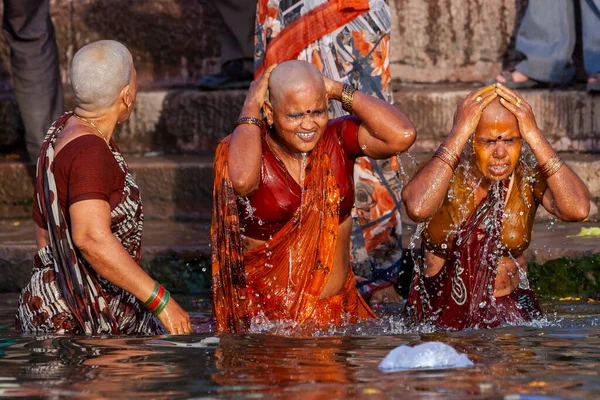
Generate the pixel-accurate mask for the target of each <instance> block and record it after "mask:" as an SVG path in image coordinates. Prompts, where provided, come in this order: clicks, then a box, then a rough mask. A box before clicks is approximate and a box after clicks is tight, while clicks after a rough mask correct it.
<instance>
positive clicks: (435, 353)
mask: <svg viewBox="0 0 600 400" xmlns="http://www.w3.org/2000/svg"><path fill="white" fill-rule="evenodd" d="M473 365H474V364H473V362H472V361H471V360H469V357H467V355H466V354H462V353H457V352H456V350H454V349H453V348H452V347H451V346H448V345H447V344H444V343H441V342H427V343H423V344H419V345H417V346H415V347H410V346H400V347H396V348H395V349H394V350H392V351H391V352H390V353H389V354H388V355H387V356H386V357H385V358H384V359H383V360H382V361H381V363H379V369H380V370H382V371H384V372H394V371H404V370H408V369H417V368H434V369H444V368H461V367H472V366H473Z"/></svg>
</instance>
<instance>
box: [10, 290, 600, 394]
mask: <svg viewBox="0 0 600 400" xmlns="http://www.w3.org/2000/svg"><path fill="white" fill-rule="evenodd" d="M3 296H4V295H0V325H2V326H3V328H2V329H0V352H1V353H0V397H17V396H23V397H26V396H28V397H60V398H68V397H74V398H85V397H96V398H97V397H106V398H132V399H134V398H135V399H137V398H142V397H147V398H175V399H177V398H182V399H184V398H190V397H204V398H206V397H208V398H220V397H224V398H263V397H286V398H287V397H289V398H300V397H313V398H327V399H329V398H348V397H352V398H366V397H371V396H377V397H379V398H411V399H419V398H423V399H425V398H427V399H431V398H435V399H442V398H448V399H455V398H461V399H469V398H473V399H475V398H477V399H480V398H511V399H516V398H528V397H527V396H539V397H537V398H557V397H562V398H600V378H599V377H598V372H597V371H598V368H599V363H600V328H598V323H597V321H598V316H599V315H600V305H598V304H595V305H594V304H592V305H588V304H584V303H581V302H572V303H569V304H567V303H560V304H558V305H547V306H546V308H545V309H547V310H550V312H549V313H548V314H547V316H546V318H545V319H544V320H542V321H536V322H535V323H528V324H526V325H521V326H510V325H506V326H502V327H499V328H497V329H492V330H468V331H463V332H455V333H443V332H435V331H434V330H433V329H432V328H431V327H420V328H418V329H409V328H408V327H407V325H405V324H404V323H403V321H402V320H401V319H400V318H398V317H397V316H393V315H392V316H391V317H385V318H382V319H380V320H378V321H370V322H369V323H366V324H359V325H355V326H350V327H348V328H345V329H336V330H331V331H327V332H319V333H318V336H314V337H294V336H283V335H273V334H267V333H264V332H262V333H260V332H257V333H252V334H246V335H222V336H219V337H217V336H216V335H215V334H214V333H212V332H205V333H197V334H194V335H190V336H185V337H175V336H162V337H151V338H140V337H138V338H123V337H92V338H90V337H87V338H84V337H72V336H70V337H69V336H51V335H48V336H38V337H31V336H29V337H28V336H21V335H18V334H17V333H16V332H15V331H14V329H13V328H12V323H13V322H12V321H13V312H14V303H15V300H14V298H13V299H8V300H7V299H6V297H3ZM191 310H192V315H193V318H194V319H195V320H198V319H202V315H199V314H197V313H196V312H195V311H194V310H195V309H191ZM388 311H391V313H392V314H393V313H394V311H393V310H388ZM204 326H206V325H204ZM431 341H440V342H443V343H445V344H447V345H449V346H452V347H453V348H454V349H455V350H456V351H458V352H460V353H465V354H467V355H468V357H469V359H471V360H472V361H473V363H474V364H475V366H474V367H472V368H467V369H449V370H412V371H405V372H396V373H389V374H384V373H382V372H380V371H379V370H378V369H377V366H378V364H379V362H380V361H381V360H382V359H383V358H384V357H385V356H386V355H387V354H388V353H389V352H390V351H391V350H392V349H394V348H395V347H398V346H401V345H410V346H414V345H417V344H421V343H425V342H431ZM515 396H520V397H515ZM529 398H533V397H529Z"/></svg>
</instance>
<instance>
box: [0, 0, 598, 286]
mask: <svg viewBox="0 0 600 400" xmlns="http://www.w3.org/2000/svg"><path fill="white" fill-rule="evenodd" d="M51 3H52V10H53V19H54V22H55V26H56V30H57V38H58V42H59V47H60V49H61V54H63V55H64V61H65V65H68V62H69V61H70V58H71V57H72V55H73V54H74V50H75V49H77V48H79V47H81V46H82V45H84V44H86V43H88V42H90V41H93V40H97V39H100V38H114V39H117V40H120V41H122V42H123V43H125V44H126V45H127V46H128V47H129V48H131V49H132V52H133V54H134V57H135V60H136V66H137V68H138V71H139V73H138V76H139V80H140V84H141V88H142V90H141V91H140V93H139V95H138V98H137V102H136V105H135V109H134V112H133V114H132V118H131V119H130V120H129V121H128V122H127V123H125V124H123V125H122V126H120V127H119V128H118V131H117V132H116V134H115V140H116V141H117V143H118V144H119V146H120V148H121V149H122V150H123V152H124V153H126V158H127V160H128V162H129V165H130V167H131V169H132V171H133V172H134V175H135V177H136V179H137V181H138V183H139V185H140V188H141V193H142V197H143V199H144V208H145V214H146V218H147V224H146V227H147V229H146V231H145V234H144V240H145V254H146V255H145V261H146V262H150V261H152V260H153V259H158V258H160V257H164V256H165V255H170V256H172V257H175V258H177V257H179V258H181V259H185V260H191V261H192V262H195V265H201V264H202V265H205V261H206V260H207V257H208V252H209V248H208V224H209V220H210V211H211V200H212V177H213V171H212V153H213V151H214V149H215V147H216V145H217V143H218V142H219V141H220V140H221V139H222V138H223V137H224V136H226V135H227V134H228V133H229V132H230V131H231V130H232V128H233V125H234V122H235V120H236V119H237V117H238V114H239V110H240V108H241V105H242V103H243V101H244V98H245V91H243V90H233V91H221V92H219V91H216V92H202V91H198V90H195V89H194V88H193V85H192V84H191V83H193V82H195V81H196V80H197V78H198V77H199V76H201V75H202V74H204V73H211V72H214V71H215V70H216V68H215V66H216V64H217V60H218V42H217V41H215V39H214V37H215V35H216V33H218V30H219V23H218V14H217V13H216V12H215V10H214V6H213V5H212V4H211V2H209V1H207V0H156V1H152V2H147V1H146V0H132V1H130V2H122V1H121V0H85V1H79V0H77V1H75V0H52V2H51ZM390 4H391V7H392V10H393V17H394V30H393V33H392V63H391V69H392V74H393V76H394V77H395V79H396V80H395V81H394V82H393V87H394V89H395V93H394V99H395V104H396V105H397V106H398V107H399V108H401V109H402V110H403V111H405V112H406V113H407V115H408V116H409V117H410V118H411V119H412V121H413V122H414V124H415V126H416V128H417V133H418V138H417V142H416V144H415V146H414V147H413V148H412V149H411V150H410V152H409V153H410V155H403V156H402V160H403V165H404V166H405V170H406V174H407V176H411V175H412V173H413V172H414V170H415V167H416V162H418V161H422V160H425V159H427V158H428V157H430V156H431V155H432V153H433V151H434V149H435V148H437V146H438V145H439V143H440V141H441V140H442V139H443V138H444V137H445V136H446V135H447V134H448V132H449V130H450V127H451V124H452V120H453V115H454V111H455V108H456V105H457V103H458V101H459V100H460V99H461V98H462V97H463V96H464V95H465V94H467V93H468V92H470V91H471V90H473V89H475V88H477V87H480V86H481V85H482V84H481V83H470V82H469V81H482V80H484V79H486V78H489V77H490V76H494V74H495V73H497V71H499V70H500V65H501V63H502V61H503V57H504V54H509V57H510V54H511V51H510V46H509V44H510V41H511V37H512V32H513V31H514V26H516V24H517V23H518V20H519V19H520V15H521V14H522V5H523V2H522V1H516V2H515V1H512V0H500V1H497V2H494V5H490V7H489V9H487V10H486V11H485V12H483V11H482V10H481V8H480V7H479V6H478V2H477V1H474V0H469V1H467V2H465V1H463V0H450V1H447V0H444V1H442V0H431V1H428V2H422V1H420V0H395V1H393V0H392V1H391V2H390ZM448 5H449V7H450V11H451V12H449V13H446V12H444V13H441V10H445V7H446V6H448ZM108 10H111V11H110V15H108V13H109V11H108ZM436 15H437V17H436ZM112 16H116V17H115V18H113V17H112ZM436 18H437V19H436ZM440 18H441V19H440ZM438 20H439V21H438ZM442 20H443V21H442ZM434 21H438V22H434ZM469 21H470V22H469ZM105 23H106V24H105ZM444 24H445V25H444ZM469 24H470V25H469ZM106 25H108V26H106ZM438 25H439V26H438ZM467 25H469V29H465V26H467ZM452 37H454V39H452ZM436 38H438V39H439V40H435V39H436ZM0 57H2V59H3V60H4V63H3V64H4V65H5V66H6V64H7V52H6V48H5V47H2V46H0ZM6 70H7V69H6V68H4V70H2V68H1V67H0V79H2V78H3V77H5V78H6V77H7V76H8V75H7V74H8V72H7V71H6ZM63 74H64V76H65V80H66V76H68V69H67V67H63ZM4 86H7V85H4ZM523 95H524V97H525V99H526V100H527V101H528V102H530V104H531V105H532V107H533V109H534V112H535V115H536V118H537V121H538V124H539V125H540V127H541V128H542V130H543V131H544V133H545V134H546V136H547V137H548V139H549V140H550V142H551V143H552V145H553V146H554V147H555V148H556V149H557V150H559V151H560V152H561V154H562V155H563V157H564V158H565V160H566V161H567V163H568V165H570V166H571V167H572V168H573V169H574V170H575V171H576V172H577V173H578V174H579V175H580V176H581V177H582V178H583V179H584V180H585V181H586V182H587V184H588V186H589V189H590V192H591V193H592V203H593V206H592V212H593V213H594V216H593V218H595V220H594V221H597V218H598V207H599V206H600V96H592V95H589V94H587V93H586V92H585V91H583V90H582V89H581V88H575V89H569V90H529V91H524V92H523ZM67 103H68V104H69V103H72V101H71V100H70V99H69V97H68V91H67ZM0 126H2V128H1V129H2V132H3V133H2V135H0V146H1V147H5V148H6V147H10V146H13V145H14V144H15V143H16V142H17V141H18V138H19V137H20V136H21V135H22V129H23V128H22V123H21V121H20V119H19V116H18V110H17V107H16V103H15V101H14V98H13V97H12V95H11V94H10V92H9V91H7V92H5V93H4V94H2V95H0ZM32 173H33V166H32V165H24V164H22V163H19V162H11V161H2V162H0V182H1V183H2V184H1V185H0V228H1V229H0V230H1V231H2V233H1V234H0V276H2V277H3V278H4V283H3V284H2V285H0V290H15V289H16V288H18V287H20V286H21V285H22V283H23V282H24V281H25V280H26V279H27V276H28V274H29V268H30V260H31V257H32V254H33V252H34V251H35V243H34V241H33V235H32V233H33V226H32V224H31V222H30V220H29V217H30V215H31V203H32V191H33V188H32V179H31V176H32ZM540 217H542V219H544V217H545V216H544V215H543V214H542V215H540ZM405 221H406V224H407V225H406V227H405V228H406V229H405V238H404V243H405V245H406V244H408V240H409V235H410V232H411V230H410V229H411V227H413V225H412V224H411V223H410V222H409V221H408V219H407V218H405ZM547 224H548V222H542V223H541V224H540V225H539V226H538V227H537V228H536V229H537V230H539V231H540V232H545V231H548V229H547V228H546V226H547ZM550 224H551V223H550ZM596 225H597V223H596ZM582 226H590V225H589V224H588V225H585V224H583V225H582V224H579V225H576V226H571V227H568V228H564V229H566V230H568V232H569V233H568V235H574V234H576V233H577V231H578V229H579V228H580V227H582ZM566 230H565V231H564V232H567V231H566ZM558 236H560V240H559V239H558V238H557V237H558ZM563 236H564V237H563ZM540 237H541V238H542V239H541V240H543V241H541V242H538V244H536V245H533V244H532V248H531V250H530V252H529V253H528V254H529V256H528V257H529V259H530V260H537V261H543V260H546V259H547V257H560V256H562V255H567V256H576V255H582V254H590V253H594V252H600V246H598V245H594V244H593V243H592V242H591V241H585V240H584V239H582V240H584V241H583V242H581V241H577V240H575V241H569V242H568V243H566V242H565V241H564V240H563V239H564V238H565V237H566V234H564V235H563V233H560V235H554V238H553V235H552V234H550V235H549V236H548V235H544V234H541V235H540ZM535 238H536V234H534V240H535ZM548 246H551V248H549V247H548ZM193 260H201V261H193ZM202 260H203V261H202ZM203 263H204V264H203ZM165 268H166V267H165Z"/></svg>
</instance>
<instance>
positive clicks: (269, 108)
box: [263, 100, 273, 125]
mask: <svg viewBox="0 0 600 400" xmlns="http://www.w3.org/2000/svg"><path fill="white" fill-rule="evenodd" d="M263 110H264V112H265V117H267V123H268V124H269V125H271V124H273V104H271V102H270V101H268V100H267V101H265V104H263Z"/></svg>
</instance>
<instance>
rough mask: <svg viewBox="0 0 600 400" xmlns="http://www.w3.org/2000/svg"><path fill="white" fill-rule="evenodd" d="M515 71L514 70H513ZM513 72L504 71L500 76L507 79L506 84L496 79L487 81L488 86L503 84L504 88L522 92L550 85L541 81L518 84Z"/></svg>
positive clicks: (528, 80) (532, 80)
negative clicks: (522, 90) (521, 90)
mask: <svg viewBox="0 0 600 400" xmlns="http://www.w3.org/2000/svg"><path fill="white" fill-rule="evenodd" d="M513 71H514V70H513ZM513 71H509V70H504V71H502V72H501V73H500V76H502V77H503V78H504V79H506V82H499V81H498V80H496V79H495V78H493V79H490V80H488V81H486V82H485V83H486V84H489V85H492V84H494V83H501V84H503V85H504V86H506V87H507V88H509V89H514V90H520V89H535V88H542V87H547V86H548V84H547V83H545V82H540V81H536V80H534V79H531V78H529V79H527V80H526V81H523V82H516V81H515V80H513V77H512V72H513Z"/></svg>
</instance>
